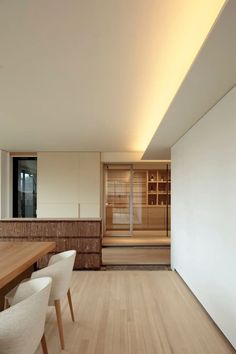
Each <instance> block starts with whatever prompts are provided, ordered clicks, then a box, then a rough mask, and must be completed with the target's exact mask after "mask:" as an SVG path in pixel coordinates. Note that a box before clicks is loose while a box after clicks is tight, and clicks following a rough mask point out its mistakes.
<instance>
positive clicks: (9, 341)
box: [0, 277, 52, 354]
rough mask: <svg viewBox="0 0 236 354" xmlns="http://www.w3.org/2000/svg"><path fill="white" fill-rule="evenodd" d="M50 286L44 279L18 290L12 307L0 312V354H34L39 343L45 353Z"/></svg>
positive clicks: (22, 285) (46, 278) (28, 282)
mask: <svg viewBox="0 0 236 354" xmlns="http://www.w3.org/2000/svg"><path fill="white" fill-rule="evenodd" d="M51 284H52V280H51V278H49V277H44V278H40V279H32V280H28V281H26V282H24V283H21V284H20V285H19V286H18V287H17V289H16V291H15V294H14V296H13V298H12V302H11V307H10V308H7V309H5V310H4V311H2V312H0V354H34V353H35V351H36V349H37V347H38V345H39V343H40V341H41V344H42V349H43V353H44V354H47V353H48V352H47V345H46V341H45V336H44V325H45V317H46V312H47V307H48V299H49V295H50V289H51Z"/></svg>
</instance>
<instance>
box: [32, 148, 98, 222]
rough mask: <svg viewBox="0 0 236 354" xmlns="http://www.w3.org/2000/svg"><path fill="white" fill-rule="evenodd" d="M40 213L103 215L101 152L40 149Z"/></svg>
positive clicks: (47, 215) (46, 214) (49, 214)
mask: <svg viewBox="0 0 236 354" xmlns="http://www.w3.org/2000/svg"><path fill="white" fill-rule="evenodd" d="M37 202H38V207H37V216H38V217H100V154H99V153H96V152H95V153H93V152H88V153H87V152H86V153H84V152H39V153H38V201H37Z"/></svg>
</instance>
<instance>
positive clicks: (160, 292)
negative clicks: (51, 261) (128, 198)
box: [37, 271, 235, 354]
mask: <svg viewBox="0 0 236 354" xmlns="http://www.w3.org/2000/svg"><path fill="white" fill-rule="evenodd" d="M71 291H72V296H73V300H74V309H75V316H76V322H75V323H73V322H71V320H70V313H69V307H68V305H67V303H66V301H65V302H64V303H63V307H62V310H63V321H64V328H65V342H66V350H65V351H62V352H61V351H60V346H59V339H58V334H57V328H56V319H55V314H54V311H53V309H50V310H49V313H48V318H47V325H46V339H47V343H48V349H49V354H57V353H68V354H69V353H70V354H229V353H232V354H233V353H235V351H234V349H233V348H232V347H230V345H229V344H228V342H227V341H226V340H225V338H224V337H223V335H222V334H221V332H220V331H219V330H218V329H217V327H216V326H215V325H214V323H213V322H212V321H211V319H210V318H209V316H208V315H207V314H206V313H205V311H204V310H203V309H202V307H201V306H200V305H199V303H198V302H197V301H196V299H195V298H194V297H193V295H192V294H191V293H190V291H189V290H188V288H187V287H186V286H185V284H184V283H183V282H182V280H181V279H180V278H179V277H178V275H177V274H176V273H174V272H170V271H150V272H148V271H123V272H122V271H105V272H103V271H100V272H93V271H92V272H91V271H90V272H89V271H82V272H74V274H73V280H72V287H71ZM41 353H42V352H41V349H39V350H38V351H37V354H41Z"/></svg>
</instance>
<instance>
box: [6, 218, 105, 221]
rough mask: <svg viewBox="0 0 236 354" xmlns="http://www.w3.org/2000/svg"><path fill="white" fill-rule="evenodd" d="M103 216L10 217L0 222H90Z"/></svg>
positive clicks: (99, 219)
mask: <svg viewBox="0 0 236 354" xmlns="http://www.w3.org/2000/svg"><path fill="white" fill-rule="evenodd" d="M101 220H102V219H101V218H8V219H1V220H0V222H9V221H14V222H22V221H24V222H27V221H29V222H32V221H38V222H40V221H41V222H43V221H52V222H54V221H55V222H60V221H62V222H63V221H72V222H73V221H85V222H86V221H88V222H93V221H101Z"/></svg>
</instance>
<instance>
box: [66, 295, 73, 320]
mask: <svg viewBox="0 0 236 354" xmlns="http://www.w3.org/2000/svg"><path fill="white" fill-rule="evenodd" d="M67 298H68V302H69V306H70V313H71V318H72V321H73V322H75V316H74V311H73V305H72V301H71V293H70V289H69V290H68V292H67Z"/></svg>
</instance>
